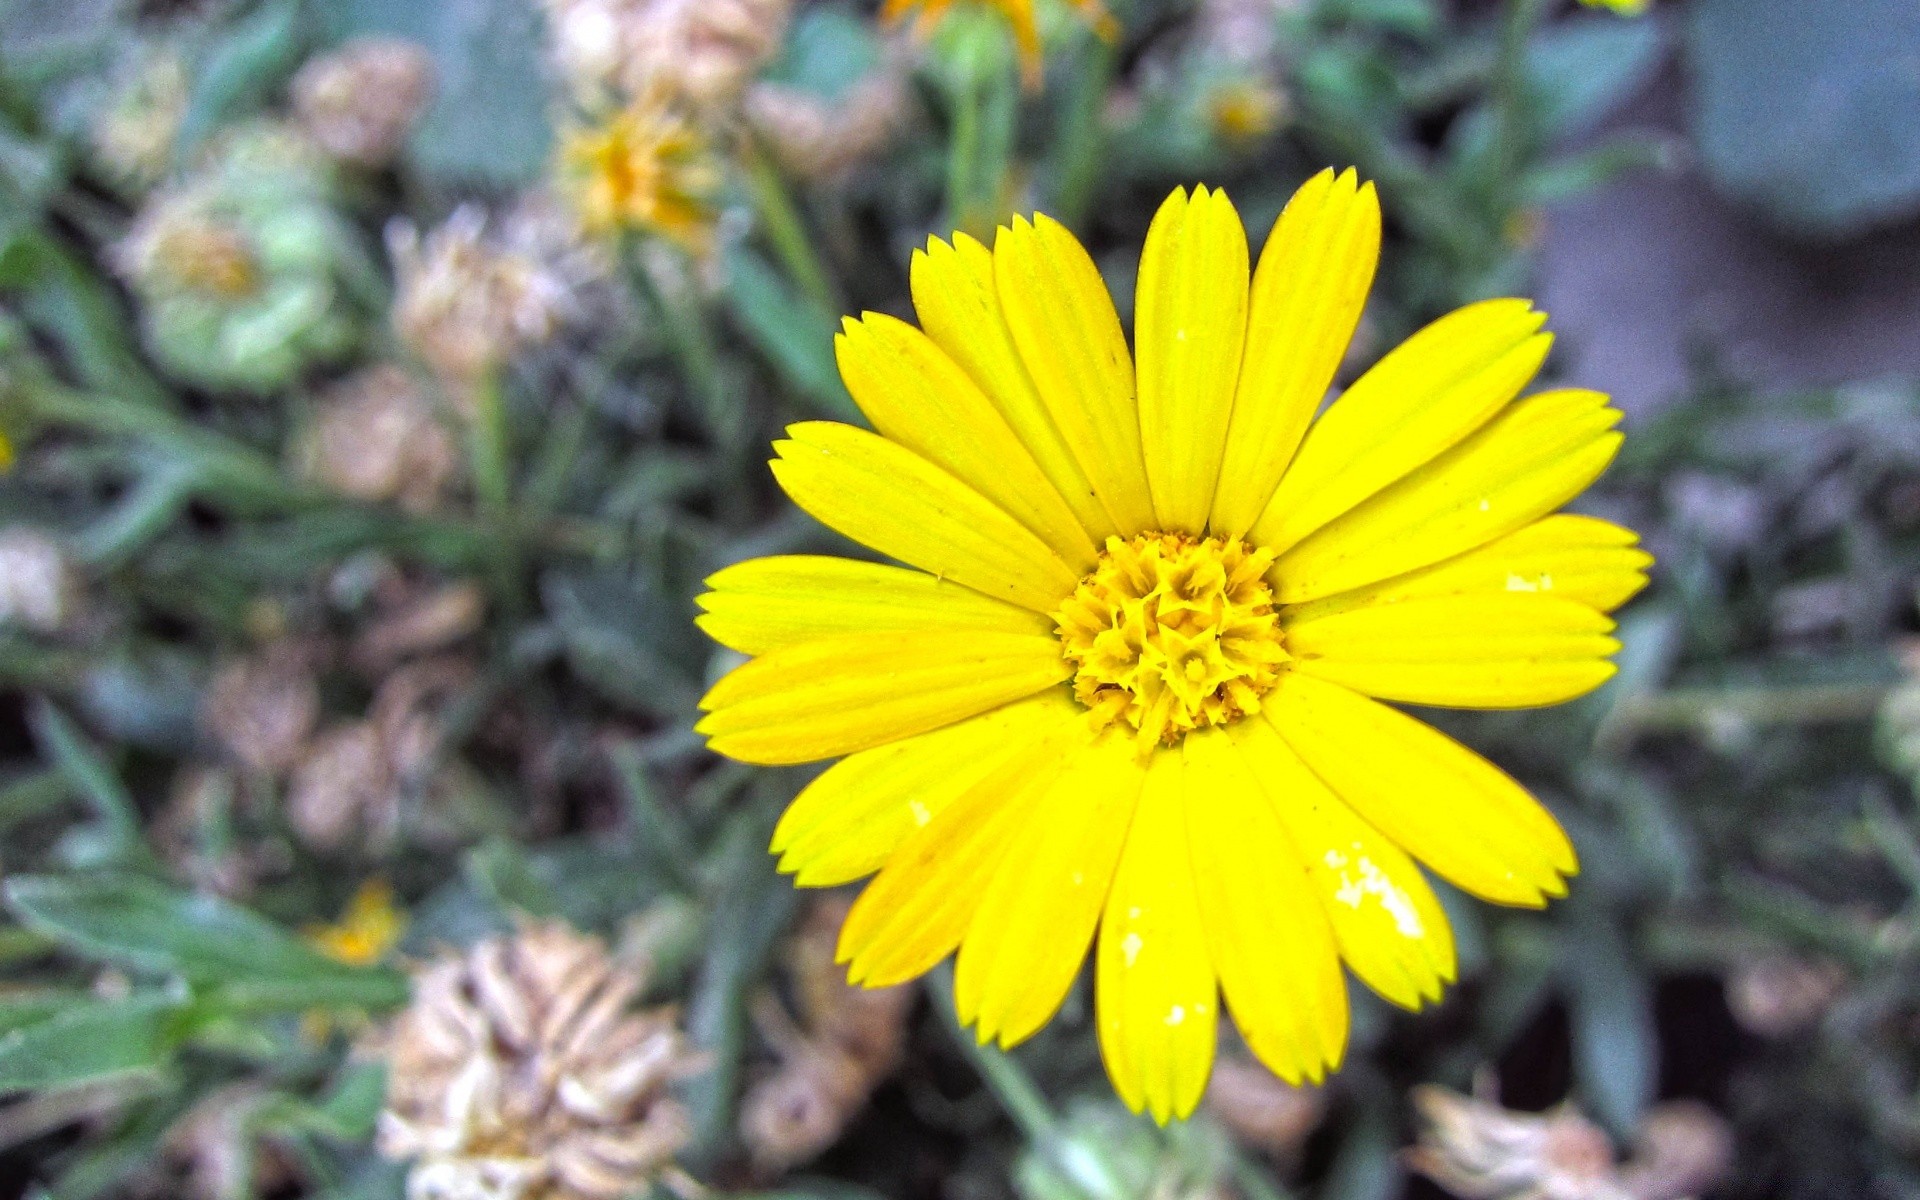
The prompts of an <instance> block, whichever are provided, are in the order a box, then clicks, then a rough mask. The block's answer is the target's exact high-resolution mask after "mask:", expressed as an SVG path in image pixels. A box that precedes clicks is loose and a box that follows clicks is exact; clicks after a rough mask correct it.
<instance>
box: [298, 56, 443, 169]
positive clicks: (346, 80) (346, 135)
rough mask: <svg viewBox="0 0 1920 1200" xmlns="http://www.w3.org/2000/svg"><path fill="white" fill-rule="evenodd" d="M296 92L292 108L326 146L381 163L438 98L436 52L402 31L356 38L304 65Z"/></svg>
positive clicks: (342, 155)
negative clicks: (432, 53) (388, 35)
mask: <svg viewBox="0 0 1920 1200" xmlns="http://www.w3.org/2000/svg"><path fill="white" fill-rule="evenodd" d="M292 91H293V111H294V115H295V116H296V117H297V118H298V119H299V121H300V125H301V127H302V128H303V129H305V130H306V131H307V135H308V136H309V137H311V138H313V140H314V142H315V143H317V144H318V145H319V146H320V148H321V149H323V150H325V151H326V152H327V153H328V154H331V155H333V156H334V157H335V158H338V159H342V160H344V161H346V162H350V163H356V164H358V165H360V166H363V167H383V166H386V165H387V164H388V163H390V162H392V161H393V158H394V156H395V155H396V154H398V153H400V148H401V146H402V144H403V143H405V141H406V139H407V135H408V134H409V133H411V132H412V131H413V125H414V122H415V121H417V120H418V119H419V117H420V113H421V112H422V110H424V109H425V108H426V106H427V102H428V101H429V100H431V99H432V98H433V59H432V58H431V57H429V56H428V54H427V52H426V50H425V49H424V48H422V47H421V46H419V45H417V44H415V43H413V42H409V41H406V40H405V39H403V38H385V37H362V38H356V39H354V40H353V41H350V42H348V43H347V44H346V45H344V46H341V47H340V48H339V49H337V50H335V51H333V52H332V53H330V54H323V55H321V56H320V57H318V58H315V59H313V60H311V61H309V62H308V63H307V64H306V65H305V66H303V67H301V68H300V72H299V74H297V75H295V76H294V77H293V85H292Z"/></svg>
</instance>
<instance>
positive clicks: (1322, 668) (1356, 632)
mask: <svg viewBox="0 0 1920 1200" xmlns="http://www.w3.org/2000/svg"><path fill="white" fill-rule="evenodd" d="M1283 623H1284V624H1286V627H1287V649H1288V650H1289V652H1291V653H1292V654H1293V656H1294V665H1295V668H1296V669H1297V670H1301V671H1305V672H1307V673H1308V674H1310V675H1314V676H1317V677H1318V678H1321V679H1326V680H1330V681H1332V682H1334V683H1339V684H1344V685H1346V686H1347V687H1350V688H1352V689H1353V690H1354V691H1357V692H1362V693H1365V694H1366V695H1369V696H1374V697H1377V698H1379V699H1382V700H1400V701H1404V702H1406V703H1409V704H1432V705H1442V706H1446V707H1452V708H1527V707H1531V706H1534V705H1540V704H1558V703H1560V702H1561V701H1564V700H1571V699H1573V698H1574V697H1576V696H1584V695H1586V694H1587V693H1588V692H1590V691H1592V690H1593V689H1594V688H1597V687H1599V686H1600V685H1601V684H1603V683H1605V682H1606V681H1607V680H1609V679H1611V678H1612V677H1613V673H1614V665H1613V664H1612V663H1611V662H1609V661H1607V656H1608V655H1611V654H1613V653H1614V652H1615V651H1617V650H1619V649H1620V643H1619V642H1617V641H1615V640H1614V639H1613V638H1611V637H1609V636H1607V635H1608V634H1610V633H1612V632H1613V627H1614V626H1613V621H1612V619H1610V618H1609V617H1607V616H1606V615H1605V614H1603V613H1601V612H1600V611H1599V610H1597V609H1594V608H1590V607H1588V606H1587V605H1585V604H1580V603H1578V602H1576V601H1573V600H1562V599H1560V598H1559V597H1557V596H1542V595H1538V594H1531V593H1511V592H1494V593H1490V594H1486V595H1475V596H1431V597H1426V598H1423V599H1414V600H1404V601H1401V602H1400V603H1398V604H1376V605H1370V606H1367V607H1364V608H1353V609H1348V610H1347V611H1345V612H1340V613H1335V614H1333V615H1331V616H1325V617H1318V618H1314V619H1310V620H1305V621H1297V622H1291V621H1290V622H1283Z"/></svg>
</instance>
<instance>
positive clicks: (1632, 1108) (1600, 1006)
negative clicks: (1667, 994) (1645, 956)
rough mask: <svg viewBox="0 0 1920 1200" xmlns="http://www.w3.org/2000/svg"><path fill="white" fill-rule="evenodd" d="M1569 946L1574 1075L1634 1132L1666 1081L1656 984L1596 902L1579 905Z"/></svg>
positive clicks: (1591, 1097)
mask: <svg viewBox="0 0 1920 1200" xmlns="http://www.w3.org/2000/svg"><path fill="white" fill-rule="evenodd" d="M1562 946H1563V956H1562V959H1561V971H1562V975H1563V978H1564V980H1565V982H1566V988H1567V1003H1568V1008H1569V1016H1570V1018H1571V1020H1572V1025H1573V1073H1574V1079H1575V1081H1576V1082H1577V1083H1578V1085H1579V1088H1580V1094H1581V1095H1582V1096H1583V1097H1585V1099H1586V1101H1587V1103H1588V1105H1589V1106H1591V1108H1592V1110H1593V1112H1594V1115H1596V1116H1597V1117H1599V1118H1600V1120H1601V1121H1602V1122H1603V1123H1604V1124H1605V1125H1606V1126H1607V1128H1608V1129H1609V1130H1611V1131H1612V1132H1613V1133H1614V1134H1615V1135H1616V1136H1619V1137H1622V1138H1625V1137H1630V1136H1631V1135H1632V1133H1633V1131H1634V1130H1636V1129H1638V1128H1639V1127H1640V1117H1641V1115H1642V1114H1643V1113H1645V1112H1646V1110H1647V1106H1648V1105H1650V1104H1652V1103H1653V1094H1654V1088H1655V1086H1656V1085H1657V1084H1658V1082H1659V1079H1658V1071H1659V1064H1660V1057H1659V1048H1658V1045H1657V1043H1656V1039H1655V1034H1654V1029H1653V997H1652V994H1651V990H1650V989H1649V987H1648V985H1647V980H1646V977H1645V976H1644V975H1643V974H1641V971H1640V968H1639V966H1638V965H1637V964H1636V963H1635V962H1634V961H1633V959H1632V956H1631V955H1630V954H1629V953H1628V951H1627V945H1626V941H1625V939H1624V938H1623V937H1622V936H1621V933H1620V930H1619V929H1618V928H1617V927H1615V925H1614V924H1613V921H1612V919H1611V918H1610V917H1608V916H1607V915H1606V914H1605V913H1603V912H1602V911H1600V910H1599V909H1597V908H1588V909H1585V910H1583V911H1581V910H1577V911H1576V915H1574V916H1573V918H1572V920H1571V923H1570V928H1569V930H1568V935H1567V936H1566V937H1565V939H1564V940H1563V942H1562Z"/></svg>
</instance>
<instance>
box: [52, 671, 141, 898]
mask: <svg viewBox="0 0 1920 1200" xmlns="http://www.w3.org/2000/svg"><path fill="white" fill-rule="evenodd" d="M28 720H29V721H30V722H31V724H32V726H33V732H34V739H35V740H36V741H37V742H39V744H40V752H41V753H42V754H44V755H46V756H47V757H48V758H50V759H52V760H53V765H54V766H55V767H56V768H57V769H58V770H59V771H60V773H61V774H62V775H64V776H66V778H67V782H68V783H70V784H72V786H73V788H74V790H75V791H76V792H78V793H79V794H80V796H81V798H82V799H84V800H86V801H87V803H88V804H89V805H91V806H92V808H93V811H94V815H95V820H96V824H97V825H98V827H99V830H100V832H101V834H102V839H101V840H102V841H103V842H104V843H105V845H106V847H107V852H108V855H109V859H110V861H112V862H116V863H122V864H129V863H134V862H138V861H140V860H142V859H144V858H146V857H147V849H146V844H145V842H144V841H143V840H142V838H141V836H140V811H139V809H138V808H137V807H136V806H135V804H134V802H133V797H132V796H131V795H130V794H128V792H127V789H126V787H125V785H123V784H122V783H121V782H120V779H119V777H118V776H116V775H115V774H114V773H113V770H112V768H110V767H109V766H107V763H106V760H105V759H103V758H102V757H101V756H100V752H99V751H98V750H97V749H95V748H94V746H93V745H92V743H91V742H89V741H88V740H87V739H86V737H85V735H83V734H82V733H81V732H80V730H79V727H78V726H76V725H75V724H74V723H73V722H72V721H71V720H69V719H68V718H67V715H66V714H65V713H63V712H61V711H60V710H59V709H58V708H55V707H54V706H53V705H52V704H51V703H49V702H48V701H46V700H44V699H37V700H35V702H34V705H33V708H32V709H31V710H30V712H29V714H28Z"/></svg>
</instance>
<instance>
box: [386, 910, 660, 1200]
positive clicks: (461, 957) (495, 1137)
mask: <svg viewBox="0 0 1920 1200" xmlns="http://www.w3.org/2000/svg"><path fill="white" fill-rule="evenodd" d="M642 984H643V981H642V980H641V978H640V977H639V976H638V975H637V974H635V973H633V972H630V971H627V970H624V969H622V968H621V967H619V966H618V965H617V964H615V962H614V961H613V960H612V959H611V958H610V957H609V956H608V954H607V951H606V947H605V945H604V944H603V943H602V942H601V941H600V940H599V939H597V938H591V937H585V936H582V935H581V934H578V933H575V932H574V931H573V930H571V929H568V928H567V927H566V926H564V925H561V924H559V923H557V922H554V923H546V924H539V925H531V926H528V927H526V928H524V929H522V930H521V931H520V932H519V933H517V934H515V935H514V936H511V937H497V938H490V939H488V940H486V941H483V942H480V943H479V944H477V945H475V946H474V947H473V948H472V949H471V950H469V951H467V952H466V953H463V954H458V953H450V954H447V955H445V956H443V957H441V958H440V959H438V960H436V961H434V962H432V963H429V964H427V965H426V966H424V967H422V968H421V969H420V970H419V971H418V972H416V974H415V977H414V996H413V1003H412V1004H411V1005H410V1006H409V1007H408V1008H407V1009H406V1011H405V1012H403V1013H402V1014H401V1015H400V1017H399V1018H398V1019H397V1021H396V1022H395V1024H394V1027H393V1029H392V1030H391V1031H390V1033H389V1035H388V1037H387V1038H386V1045H387V1057H388V1072H389V1082H388V1088H387V1108H386V1111H385V1112H383V1113H382V1114H381V1117H380V1135H379V1146H380V1150H381V1152H382V1153H384V1154H385V1155H387V1156H388V1157H389V1158H394V1159H411V1160H413V1165H412V1168H411V1171H410V1174H409V1178H408V1194H409V1196H411V1197H414V1198H415V1200H442V1198H444V1200H455V1198H461V1200H464V1198H466V1197H481V1196H484V1197H508V1196H511V1197H515V1198H517V1200H618V1198H619V1197H623V1196H627V1195H632V1194H639V1193H644V1192H646V1191H647V1190H648V1188H649V1186H650V1185H651V1184H652V1183H653V1182H654V1181H656V1180H660V1179H663V1178H671V1177H672V1175H673V1156H674V1154H675V1153H676V1152H677V1151H678V1150H679V1149H680V1147H681V1146H682V1145H684V1144H685V1142H686V1140H687V1137H688V1132H689V1130H688V1122H687V1116H686V1113H685V1112H684V1111H683V1110H682V1109H681V1108H680V1106H679V1105H678V1104H677V1103H675V1102H674V1101H673V1100H672V1099H671V1098H670V1097H669V1096H668V1095H667V1089H668V1087H669V1085H670V1084H672V1083H673V1082H674V1081H675V1080H676V1079H679V1078H682V1077H684V1076H686V1075H689V1074H692V1073H694V1072H695V1071H697V1069H698V1065H697V1062H696V1059H695V1057H694V1056H693V1055H692V1054H691V1053H690V1052H689V1050H688V1049H687V1046H686V1039H685V1036H684V1035H683V1034H682V1033H681V1031H680V1028H679V1026H678V1023H677V1019H676V1014H675V1013H674V1012H673V1011H672V1010H671V1009H664V1008H655V1009H640V1010H637V1011H636V1010H635V1009H634V1008H633V1007H632V1002H633V1000H634V998H635V997H636V996H637V995H638V994H639V993H640V991H641V989H642Z"/></svg>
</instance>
